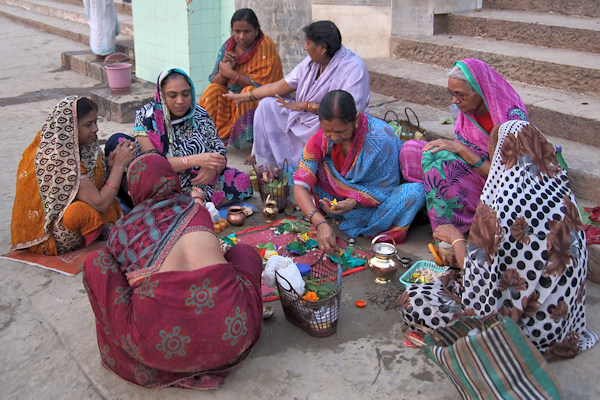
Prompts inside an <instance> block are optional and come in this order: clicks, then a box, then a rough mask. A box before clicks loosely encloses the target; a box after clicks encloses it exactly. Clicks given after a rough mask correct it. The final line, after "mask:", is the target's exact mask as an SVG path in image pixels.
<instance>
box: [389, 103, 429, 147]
mask: <svg viewBox="0 0 600 400" xmlns="http://www.w3.org/2000/svg"><path fill="white" fill-rule="evenodd" d="M409 111H410V112H411V113H412V115H413V119H414V120H415V121H416V124H415V123H414V122H413V121H412V120H411V117H410V116H409V115H408V112H409ZM388 114H390V115H391V116H392V117H391V118H388ZM404 115H405V116H406V119H400V118H399V117H398V114H396V112H395V111H394V110H387V111H386V112H385V114H384V116H383V120H384V121H385V122H387V123H388V124H389V126H390V127H391V128H392V129H393V130H394V133H395V134H396V136H397V137H398V138H399V139H400V140H402V141H403V142H405V141H407V140H409V139H419V140H425V129H423V128H421V123H420V122H419V117H417V114H416V113H415V112H414V111H413V109H412V108H410V107H404Z"/></svg>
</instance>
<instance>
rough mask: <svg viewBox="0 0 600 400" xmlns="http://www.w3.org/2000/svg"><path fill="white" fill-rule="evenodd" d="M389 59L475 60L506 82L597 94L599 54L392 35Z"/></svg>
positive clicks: (445, 62)
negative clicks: (482, 62)
mask: <svg viewBox="0 0 600 400" xmlns="http://www.w3.org/2000/svg"><path fill="white" fill-rule="evenodd" d="M390 50H391V51H390V53H391V55H392V56H393V57H396V58H402V59H406V60H411V61H417V62H422V63H426V64H432V65H437V66H440V67H446V68H447V67H450V66H451V65H452V64H453V63H454V61H456V60H460V59H463V58H478V59H480V60H483V61H485V62H486V63H488V64H490V65H494V68H495V69H496V70H497V71H498V72H499V73H501V74H502V75H503V76H504V77H505V78H506V79H510V80H516V81H519V82H524V83H528V84H531V85H537V86H542V87H549V88H555V89H563V90H567V91H569V92H576V93H588V94H596V93H598V92H600V54H594V53H585V52H579V51H573V50H565V49H548V48H543V47H537V46H533V45H529V44H523V43H511V42H506V41H500V40H494V39H487V38H475V37H468V36H459V35H453V36H447V35H435V36H425V35H411V36H402V37H400V36H392V37H391V38H390Z"/></svg>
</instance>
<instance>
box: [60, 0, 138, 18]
mask: <svg viewBox="0 0 600 400" xmlns="http://www.w3.org/2000/svg"><path fill="white" fill-rule="evenodd" d="M54 1H55V2H57V3H64V4H73V5H76V6H82V7H83V0H54ZM115 8H116V9H117V12H118V13H119V14H123V15H131V2H128V3H126V2H124V1H121V0H115Z"/></svg>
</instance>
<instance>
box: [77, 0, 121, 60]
mask: <svg viewBox="0 0 600 400" xmlns="http://www.w3.org/2000/svg"><path fill="white" fill-rule="evenodd" d="M83 6H84V7H85V13H86V15H87V19H88V24H89V25H90V49H91V50H92V52H93V53H94V54H95V55H96V58H99V59H102V58H104V56H107V55H109V54H111V53H114V52H115V46H116V42H117V40H116V37H117V35H118V34H119V21H117V10H116V8H115V2H114V0H83Z"/></svg>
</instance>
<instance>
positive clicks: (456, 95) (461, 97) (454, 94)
mask: <svg viewBox="0 0 600 400" xmlns="http://www.w3.org/2000/svg"><path fill="white" fill-rule="evenodd" d="M471 93H475V90H470V91H468V92H467V93H458V92H453V91H451V90H450V89H448V94H449V95H450V96H451V97H454V98H455V99H456V100H458V101H463V100H464V99H465V97H467V96H469V95H470V94H471Z"/></svg>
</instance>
